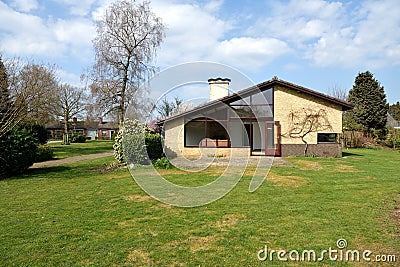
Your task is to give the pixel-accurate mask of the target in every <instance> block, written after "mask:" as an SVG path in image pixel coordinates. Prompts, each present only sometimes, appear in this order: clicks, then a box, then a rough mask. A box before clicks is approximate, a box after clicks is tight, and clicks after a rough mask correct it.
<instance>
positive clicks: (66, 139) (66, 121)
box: [63, 117, 69, 145]
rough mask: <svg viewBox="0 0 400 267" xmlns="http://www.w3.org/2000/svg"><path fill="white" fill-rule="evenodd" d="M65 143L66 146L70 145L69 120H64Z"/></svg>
mask: <svg viewBox="0 0 400 267" xmlns="http://www.w3.org/2000/svg"><path fill="white" fill-rule="evenodd" d="M63 143H64V145H69V137H68V118H67V117H65V118H64V135H63Z"/></svg>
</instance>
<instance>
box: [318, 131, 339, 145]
mask: <svg viewBox="0 0 400 267" xmlns="http://www.w3.org/2000/svg"><path fill="white" fill-rule="evenodd" d="M324 143H325V144H333V143H337V133H318V144H324Z"/></svg>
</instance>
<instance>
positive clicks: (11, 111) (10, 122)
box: [0, 55, 22, 138]
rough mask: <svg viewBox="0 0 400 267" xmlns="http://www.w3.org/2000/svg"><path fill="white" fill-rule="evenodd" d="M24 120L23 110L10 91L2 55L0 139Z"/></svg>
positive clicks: (0, 64) (0, 74)
mask: <svg viewBox="0 0 400 267" xmlns="http://www.w3.org/2000/svg"><path fill="white" fill-rule="evenodd" d="M21 119H22V116H21V108H19V107H18V106H16V105H15V99H13V98H12V97H11V95H10V91H9V75H8V73H7V70H6V67H5V65H4V63H3V61H2V56H1V55H0V138H1V137H3V136H4V135H5V134H6V133H7V132H9V131H11V130H12V129H13V128H14V127H15V126H16V125H17V124H18V123H19V122H20V121H21Z"/></svg>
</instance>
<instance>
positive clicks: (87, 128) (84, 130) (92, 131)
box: [46, 117, 119, 140]
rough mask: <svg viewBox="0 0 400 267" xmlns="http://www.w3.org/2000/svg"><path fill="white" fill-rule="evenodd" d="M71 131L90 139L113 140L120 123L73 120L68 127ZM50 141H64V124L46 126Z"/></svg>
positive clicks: (99, 120)
mask: <svg viewBox="0 0 400 267" xmlns="http://www.w3.org/2000/svg"><path fill="white" fill-rule="evenodd" d="M68 128H69V131H71V132H73V133H79V134H82V135H84V136H85V137H86V138H88V139H92V140H93V139H111V138H112V137H113V135H114V133H115V132H117V131H118V129H119V126H118V123H114V122H105V121H103V119H102V118H99V119H98V120H97V121H92V122H88V121H78V120H77V118H75V117H74V118H73V120H72V122H70V123H69V125H68ZM46 129H47V134H48V137H49V139H62V136H63V133H64V124H63V123H62V122H54V123H50V124H48V125H46Z"/></svg>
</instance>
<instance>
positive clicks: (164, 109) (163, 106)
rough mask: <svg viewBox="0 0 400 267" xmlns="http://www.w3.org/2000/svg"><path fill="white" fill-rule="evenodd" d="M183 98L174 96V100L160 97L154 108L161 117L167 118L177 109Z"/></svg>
mask: <svg viewBox="0 0 400 267" xmlns="http://www.w3.org/2000/svg"><path fill="white" fill-rule="evenodd" d="M182 103H183V100H182V99H180V98H179V97H178V96H175V98H174V100H172V101H168V99H167V98H166V97H164V98H163V99H161V102H160V104H158V105H157V106H156V110H157V112H158V114H159V115H160V116H161V118H167V117H169V116H171V115H173V114H175V112H177V111H178V110H179V107H180V106H181V104H182Z"/></svg>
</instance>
